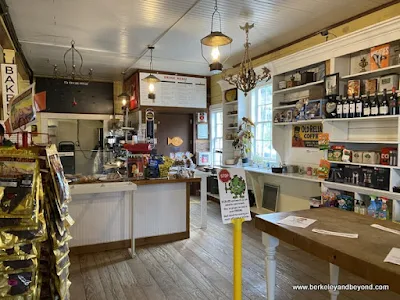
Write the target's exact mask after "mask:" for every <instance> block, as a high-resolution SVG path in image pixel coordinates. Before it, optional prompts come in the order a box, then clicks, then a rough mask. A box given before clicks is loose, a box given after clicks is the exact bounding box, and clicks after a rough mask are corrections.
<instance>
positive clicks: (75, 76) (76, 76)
mask: <svg viewBox="0 0 400 300" xmlns="http://www.w3.org/2000/svg"><path fill="white" fill-rule="evenodd" d="M68 55H71V66H70V68H68V65H67V61H66V59H67V57H68ZM75 56H77V58H78V59H77V60H76V57H75ZM64 66H65V72H64V73H60V72H59V69H58V66H57V65H53V75H54V77H56V78H60V77H61V78H71V79H72V80H82V81H88V82H89V81H91V80H92V76H93V69H91V68H90V69H89V72H88V74H87V75H84V74H82V68H83V57H82V54H81V53H80V52H79V51H78V50H77V49H76V48H75V41H74V40H72V41H71V47H70V48H69V49H68V50H67V51H65V53H64Z"/></svg>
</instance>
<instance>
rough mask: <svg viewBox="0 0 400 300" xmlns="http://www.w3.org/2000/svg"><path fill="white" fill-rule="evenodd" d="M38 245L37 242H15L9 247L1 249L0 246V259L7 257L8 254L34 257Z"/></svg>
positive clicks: (38, 247)
mask: <svg viewBox="0 0 400 300" xmlns="http://www.w3.org/2000/svg"><path fill="white" fill-rule="evenodd" d="M39 250H40V246H39V244H38V243H27V244H15V245H13V246H12V247H11V248H8V249H1V248H0V260H4V259H7V257H10V256H16V255H18V256H20V257H25V258H29V257H36V256H37V255H38V253H39V252H40V251H39Z"/></svg>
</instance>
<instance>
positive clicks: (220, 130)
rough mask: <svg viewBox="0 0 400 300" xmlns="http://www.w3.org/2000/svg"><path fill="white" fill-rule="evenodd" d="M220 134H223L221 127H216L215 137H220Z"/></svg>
mask: <svg viewBox="0 0 400 300" xmlns="http://www.w3.org/2000/svg"><path fill="white" fill-rule="evenodd" d="M222 132H223V128H222V126H221V125H218V126H217V133H216V137H222Z"/></svg>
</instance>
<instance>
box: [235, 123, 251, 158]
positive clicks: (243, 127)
mask: <svg viewBox="0 0 400 300" xmlns="http://www.w3.org/2000/svg"><path fill="white" fill-rule="evenodd" d="M252 127H254V123H253V122H252V121H251V120H250V119H249V118H246V117H243V118H242V123H241V124H240V126H239V130H238V134H237V136H236V137H235V139H234V140H233V142H232V146H233V147H234V148H235V149H239V150H240V156H241V157H242V159H244V158H247V155H248V153H250V150H251V139H252V138H253V137H254V135H253V132H252V130H251V128H252Z"/></svg>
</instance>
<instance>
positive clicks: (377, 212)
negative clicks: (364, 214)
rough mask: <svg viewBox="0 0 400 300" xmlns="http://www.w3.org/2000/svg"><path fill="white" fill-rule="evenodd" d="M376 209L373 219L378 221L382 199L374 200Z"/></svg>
mask: <svg viewBox="0 0 400 300" xmlns="http://www.w3.org/2000/svg"><path fill="white" fill-rule="evenodd" d="M375 203H376V209H375V219H379V214H380V211H381V210H382V199H381V198H379V197H377V198H376V200H375Z"/></svg>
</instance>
